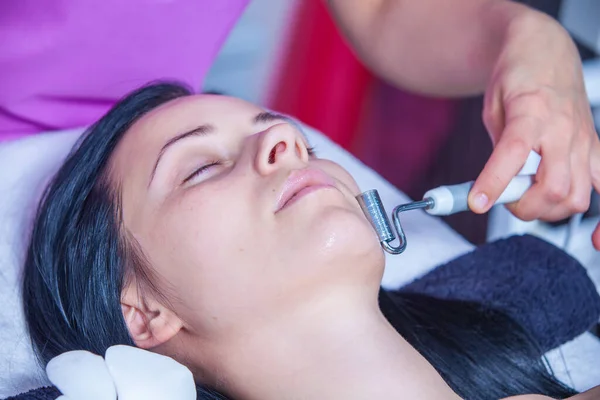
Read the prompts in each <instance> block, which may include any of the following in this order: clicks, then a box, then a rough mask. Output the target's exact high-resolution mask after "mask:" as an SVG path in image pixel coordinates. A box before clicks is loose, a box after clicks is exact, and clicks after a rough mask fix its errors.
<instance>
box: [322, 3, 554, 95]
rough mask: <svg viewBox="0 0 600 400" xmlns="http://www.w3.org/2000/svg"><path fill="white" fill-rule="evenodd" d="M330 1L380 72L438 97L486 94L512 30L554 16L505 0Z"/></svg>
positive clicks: (362, 53)
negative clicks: (516, 26) (483, 92)
mask: <svg viewBox="0 0 600 400" xmlns="http://www.w3.org/2000/svg"><path fill="white" fill-rule="evenodd" d="M327 4H328V6H329V8H330V9H331V11H332V14H333V15H334V17H335V19H336V21H337V22H338V25H339V26H340V28H341V30H342V31H343V32H344V33H345V35H346V37H347V38H348V39H349V40H350V42H351V43H352V45H353V48H354V49H355V50H356V52H357V54H358V56H359V57H360V58H361V59H362V60H363V62H364V63H365V64H366V65H367V66H368V67H369V68H370V69H371V70H373V72H375V73H376V74H378V75H380V76H381V77H382V78H384V79H386V80H388V81H390V82H392V83H394V84H396V85H398V86H401V87H404V88H406V89H409V90H413V91H417V92H421V93H426V94H430V95H438V96H464V95H471V94H477V93H481V92H482V91H483V90H484V89H485V86H486V83H487V82H488V81H489V79H490V76H491V74H492V71H493V67H494V64H495V61H496V59H497V56H498V54H499V51H500V49H501V48H502V45H503V43H504V41H505V39H506V38H507V36H508V35H509V33H510V32H511V29H512V28H511V27H514V26H515V23H518V24H523V23H528V22H530V21H531V23H533V24H535V23H537V21H538V20H540V19H547V18H548V17H546V16H543V15H542V14H541V13H539V12H537V11H534V10H532V9H530V8H528V7H525V6H523V5H521V4H518V3H514V2H511V1H505V0H327ZM515 21H518V22H515ZM532 29H535V28H532Z"/></svg>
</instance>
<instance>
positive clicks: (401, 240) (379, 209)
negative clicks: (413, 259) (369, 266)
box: [356, 189, 433, 254]
mask: <svg viewBox="0 0 600 400" xmlns="http://www.w3.org/2000/svg"><path fill="white" fill-rule="evenodd" d="M356 200H358V204H360V207H361V208H362V210H363V213H364V214H365V216H366V217H367V219H368V220H369V221H370V222H371V225H372V226H373V229H375V232H376V233H377V236H378V237H379V242H380V243H381V247H383V249H384V250H385V251H387V252H388V253H390V254H401V253H402V252H404V250H406V244H407V243H406V235H405V234H404V229H402V225H401V224H400V213H401V212H404V211H410V210H417V209H419V208H425V209H427V208H431V207H433V200H432V199H429V198H428V199H425V200H422V201H415V202H412V203H408V204H403V205H400V206H398V207H396V208H395V209H394V211H393V213H392V219H393V221H394V227H395V228H396V232H397V233H398V245H397V246H393V245H391V244H390V242H392V241H394V240H395V239H396V235H395V234H394V231H393V230H392V226H391V224H390V220H389V219H388V216H387V213H386V211H385V208H384V207H383V203H382V202H381V198H380V197H379V193H378V192H377V190H375V189H373V190H368V191H366V192H363V193H361V194H359V195H358V196H356Z"/></svg>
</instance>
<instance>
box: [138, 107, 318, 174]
mask: <svg viewBox="0 0 600 400" xmlns="http://www.w3.org/2000/svg"><path fill="white" fill-rule="evenodd" d="M273 121H285V122H287V123H289V124H291V125H293V126H294V127H296V128H297V129H298V130H299V131H300V132H301V133H302V136H304V138H305V139H306V135H305V134H304V131H303V129H302V127H301V126H300V124H298V122H296V120H294V119H293V118H290V117H288V116H285V115H282V114H276V113H272V112H268V111H265V112H261V113H259V114H257V115H256V116H255V117H254V118H253V119H252V122H253V124H255V125H256V124H261V123H267V122H273ZM216 132H217V129H216V128H215V126H214V125H211V124H204V125H200V126H198V127H196V128H194V129H192V130H190V131H187V132H184V133H181V134H179V135H177V136H175V137H173V138H171V139H169V140H168V141H167V143H165V144H164V146H163V147H162V148H161V149H160V152H159V153H158V157H157V158H156V163H155V164H154V168H152V173H151V174H150V180H149V182H148V186H150V184H151V183H152V180H153V179H154V175H155V174H156V169H157V168H158V164H159V163H160V160H161V158H162V156H163V155H164V154H165V152H166V151H167V149H169V147H171V146H173V145H174V144H175V143H177V142H179V141H181V140H183V139H186V138H189V137H194V136H206V135H208V134H212V133H216Z"/></svg>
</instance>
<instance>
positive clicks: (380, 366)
mask: <svg viewBox="0 0 600 400" xmlns="http://www.w3.org/2000/svg"><path fill="white" fill-rule="evenodd" d="M329 300H331V301H325V302H321V303H320V304H319V306H318V307H317V306H315V307H310V306H307V307H305V308H303V309H302V311H299V312H297V313H294V314H293V315H286V316H285V317H284V318H281V319H279V320H278V323H277V324H274V325H273V326H270V327H267V328H264V329H260V330H256V331H254V332H250V333H248V334H246V335H244V336H243V337H240V338H239V340H236V342H237V343H228V344H227V346H226V347H227V348H228V349H232V350H233V351H231V352H230V351H227V350H225V351H224V353H223V354H221V355H220V356H219V358H220V360H221V362H220V363H219V364H220V365H219V366H218V367H217V368H218V369H219V370H220V373H219V375H220V376H225V377H227V380H226V381H224V382H223V381H222V382H221V383H222V384H223V385H224V386H225V388H226V389H227V392H228V393H231V394H232V395H233V396H234V398H239V399H261V400H269V399H277V400H281V399H292V398H293V399H386V398H398V397H399V396H401V397H402V398H407V399H410V398H415V399H423V400H427V399H436V400H439V399H458V398H459V397H458V396H457V395H456V394H454V392H453V391H452V390H451V389H450V388H449V387H448V385H447V384H446V383H445V382H444V381H443V379H442V378H441V377H440V375H439V374H438V373H437V372H436V370H435V369H434V368H433V367H432V366H431V365H430V364H429V363H428V362H427V361H426V360H425V359H424V358H423V357H422V356H421V355H420V354H419V353H418V352H417V351H416V350H415V349H413V348H412V346H410V345H409V344H408V342H406V341H405V340H404V339H403V338H402V337H401V336H400V335H399V334H398V333H397V332H396V330H395V329H394V328H393V327H392V326H391V325H390V324H389V323H388V321H387V320H386V319H385V317H384V316H383V315H382V314H381V312H380V310H379V307H378V305H377V301H376V300H375V301H374V302H372V303H371V304H366V303H365V302H364V301H362V302H354V304H350V301H349V300H348V299H338V300H341V301H337V302H336V301H334V299H329ZM323 303H326V304H323ZM327 303H329V304H327Z"/></svg>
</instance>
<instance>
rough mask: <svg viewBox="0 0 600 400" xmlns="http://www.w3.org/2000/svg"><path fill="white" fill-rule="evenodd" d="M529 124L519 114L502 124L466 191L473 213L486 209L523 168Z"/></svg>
mask: <svg viewBox="0 0 600 400" xmlns="http://www.w3.org/2000/svg"><path fill="white" fill-rule="evenodd" d="M532 128H533V127H532V124H531V123H529V121H528V120H526V119H523V118H519V119H516V120H514V121H513V122H511V123H509V124H508V125H506V127H505V129H504V133H503V134H502V136H501V137H500V140H499V141H498V144H497V145H496V147H495V148H494V151H493V152H492V155H491V156H490V158H489V160H488V161H487V163H486V164H485V167H484V168H483V170H482V171H481V173H480V174H479V177H478V178H477V180H476V181H475V183H474V184H473V188H472V189H471V192H470V193H469V208H470V209H471V210H473V211H474V212H477V213H484V212H486V211H488V210H489V209H490V208H491V206H492V205H493V204H494V203H495V202H496V200H498V197H500V195H501V194H502V192H503V191H504V189H506V187H507V186H508V184H509V183H510V181H511V179H513V178H514V177H515V176H516V175H517V174H518V173H519V171H520V170H521V168H523V165H525V162H526V161H527V157H528V156H529V153H530V152H531V150H533V149H534V143H533V137H532V135H531V134H527V132H532V131H533V129H532Z"/></svg>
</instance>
